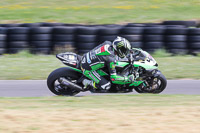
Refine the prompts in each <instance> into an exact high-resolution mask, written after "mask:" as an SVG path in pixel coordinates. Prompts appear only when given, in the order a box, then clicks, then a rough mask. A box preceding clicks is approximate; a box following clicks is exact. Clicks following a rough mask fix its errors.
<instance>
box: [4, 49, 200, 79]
mask: <svg viewBox="0 0 200 133" xmlns="http://www.w3.org/2000/svg"><path fill="white" fill-rule="evenodd" d="M153 57H155V59H156V61H157V62H158V64H159V70H161V71H162V73H163V74H164V75H165V76H166V77H167V79H183V78H187V79H200V67H199V66H200V57H199V56H190V55H179V56H169V54H168V53H165V52H157V53H156V54H155V56H153ZM0 63H1V65H0V80H7V79H8V80H11V79H13V80H14V79H17V80H22V79H46V78H47V77H48V75H49V74H50V72H52V71H53V70H55V69H57V68H60V67H65V65H64V64H62V62H61V61H60V60H58V59H57V58H56V57H55V55H48V56H47V55H32V54H29V53H27V52H21V53H19V54H13V55H4V56H0Z"/></svg>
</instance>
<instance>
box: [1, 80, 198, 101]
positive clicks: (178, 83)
mask: <svg viewBox="0 0 200 133" xmlns="http://www.w3.org/2000/svg"><path fill="white" fill-rule="evenodd" d="M109 94H110V93H103V94H101V93H90V92H88V91H87V92H81V93H79V94H77V95H76V96H88V95H109ZM112 94H113V93H112ZM125 94H138V93H137V92H135V91H133V92H132V93H125ZM160 94H185V95H200V80H168V85H167V88H166V89H165V90H164V91H163V92H162V93H160ZM42 96H55V95H54V94H53V93H51V92H50V91H49V90H48V87H47V85H46V80H0V97H42Z"/></svg>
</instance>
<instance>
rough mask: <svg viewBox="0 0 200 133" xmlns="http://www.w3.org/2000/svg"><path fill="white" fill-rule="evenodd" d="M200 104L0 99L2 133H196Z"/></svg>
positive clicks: (113, 98)
mask: <svg viewBox="0 0 200 133" xmlns="http://www.w3.org/2000/svg"><path fill="white" fill-rule="evenodd" d="M199 100H200V96H199V95H109V96H86V97H58V96H56V97H40V98H0V122H1V125H0V132H7V133H13V132H20V133H25V132H31V133H34V132H37V133H42V132H48V133H53V132H58V131H60V132H66V131H67V132H77V133H79V132H87V133H88V132H89V133H91V132H93V133H94V132H95V133H102V132H109V133H110V132H130V133H131V132H133V131H134V132H137V133H144V132H148V133H155V132H165V133H171V132H182V133H188V132H192V133H198V132H199V130H200V127H199V124H200V121H199V119H200V115H199V111H200V104H199ZM185 127H187V128H185Z"/></svg>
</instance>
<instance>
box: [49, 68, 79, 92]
mask: <svg viewBox="0 0 200 133" xmlns="http://www.w3.org/2000/svg"><path fill="white" fill-rule="evenodd" d="M80 75H81V74H80V73H78V72H76V71H74V70H73V69H70V68H67V67H62V68H58V69H56V70H54V71H53V72H51V73H50V75H49V76H48V78H47V86H48V88H49V90H50V91H51V92H53V93H54V94H56V95H65V96H74V95H76V94H77V93H79V92H80V91H77V90H74V89H71V88H68V87H67V86H65V85H62V84H60V83H59V82H58V80H59V78H66V79H68V80H70V81H77V80H78V79H79V78H80Z"/></svg>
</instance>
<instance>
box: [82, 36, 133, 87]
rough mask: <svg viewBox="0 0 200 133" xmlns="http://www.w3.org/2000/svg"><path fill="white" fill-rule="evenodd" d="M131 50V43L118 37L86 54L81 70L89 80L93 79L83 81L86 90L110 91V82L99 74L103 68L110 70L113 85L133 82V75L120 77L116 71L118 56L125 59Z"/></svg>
mask: <svg viewBox="0 0 200 133" xmlns="http://www.w3.org/2000/svg"><path fill="white" fill-rule="evenodd" d="M130 50H131V45H130V43H129V41H128V40H126V39H125V38H122V37H117V38H116V39H115V40H114V41H113V42H110V41H105V42H104V43H103V44H100V45H99V46H97V47H95V48H94V49H92V50H91V51H90V52H88V53H86V54H84V55H83V57H82V60H81V70H82V71H83V74H84V75H85V76H86V77H87V78H89V79H91V80H88V79H84V80H83V81H82V83H83V85H84V88H85V89H89V88H99V89H103V90H108V89H110V87H111V83H110V81H109V80H107V79H105V78H104V77H103V76H100V75H99V74H98V73H97V70H99V69H101V68H103V67H107V68H108V70H109V74H110V78H111V81H112V82H113V83H118V82H120V81H121V82H133V81H134V75H133V74H131V75H129V76H123V75H118V74H117V73H116V69H115V65H116V55H117V56H119V57H120V58H124V57H125V56H126V55H127V54H128V53H129V52H130Z"/></svg>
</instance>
